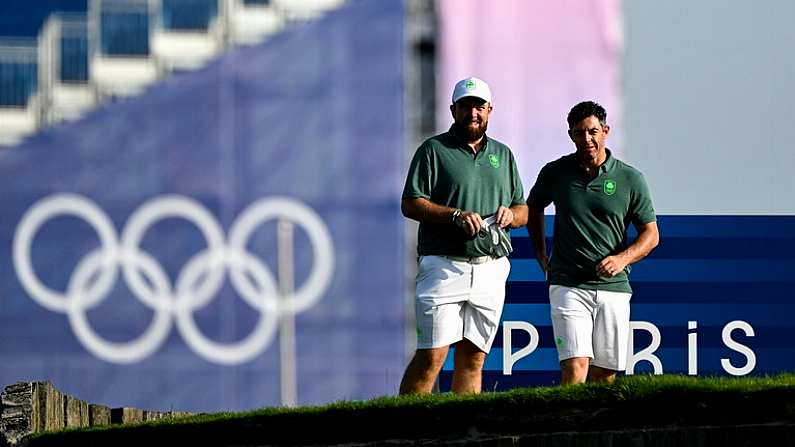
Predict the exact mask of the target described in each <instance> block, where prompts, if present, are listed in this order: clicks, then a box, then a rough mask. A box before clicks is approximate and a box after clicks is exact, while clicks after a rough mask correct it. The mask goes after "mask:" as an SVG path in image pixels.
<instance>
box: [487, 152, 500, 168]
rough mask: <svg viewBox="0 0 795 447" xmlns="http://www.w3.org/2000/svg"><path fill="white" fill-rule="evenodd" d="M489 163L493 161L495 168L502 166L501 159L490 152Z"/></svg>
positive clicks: (492, 164)
mask: <svg viewBox="0 0 795 447" xmlns="http://www.w3.org/2000/svg"><path fill="white" fill-rule="evenodd" d="M489 163H491V167H493V168H499V167H500V159H499V158H497V156H496V155H494V154H489Z"/></svg>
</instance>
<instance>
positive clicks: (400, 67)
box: [0, 0, 795, 411]
mask: <svg viewBox="0 0 795 447" xmlns="http://www.w3.org/2000/svg"><path fill="white" fill-rule="evenodd" d="M793 13H795V4H792V3H791V2H788V1H785V0H773V1H769V2H764V3H763V4H751V3H749V2H743V1H740V0H731V1H718V0H707V1H703V2H697V3H693V2H686V1H684V0H675V1H669V2H664V4H660V3H659V2H644V1H637V2H630V1H625V2H621V1H620V0H587V1H575V0H566V1H561V2H554V3H550V2H541V1H534V0H533V1H521V0H499V1H494V2H488V3H485V2H477V1H474V0H436V1H430V0H427V1H422V0H403V1H400V0H385V1H379V0H369V1H368V0H347V1H343V0H60V1H56V0H37V1H35V2H28V1H23V0H5V1H3V2H2V3H0V36H3V37H0V172H2V176H0V188H2V191H3V193H2V195H0V204H1V205H2V209H3V213H2V217H0V250H1V251H0V285H1V287H0V358H2V359H3V361H2V362H0V385H8V384H11V383H13V382H15V381H19V380H52V381H53V382H54V384H55V385H56V387H58V388H59V389H61V390H63V391H64V392H67V393H69V394H72V395H75V396H77V397H79V398H81V399H85V400H88V401H90V402H96V403H102V404H106V405H110V406H135V407H139V408H146V409H154V410H169V409H174V410H185V411H221V410H243V409H250V408H256V407H262V406H266V405H286V406H292V405H306V404H315V403H326V402H331V401H335V400H340V399H365V398H370V397H374V396H379V395H393V394H396V393H397V389H398V384H399V381H400V378H401V376H402V373H403V368H404V367H405V365H406V363H407V361H408V359H409V358H410V355H411V354H412V353H413V350H414V343H415V328H414V321H413V285H414V284H413V279H414V272H415V264H416V251H415V244H416V225H415V224H414V223H412V222H408V221H406V219H404V218H403V217H402V216H401V214H400V209H399V202H400V194H401V191H402V188H403V182H404V179H405V174H406V169H407V166H408V161H409V160H410V158H411V156H412V155H413V153H414V150H415V149H416V147H417V146H418V145H419V144H420V143H421V142H422V140H423V139H425V138H427V137H429V136H432V135H434V134H436V133H439V132H443V131H445V130H446V129H447V128H448V127H449V125H450V123H451V121H452V119H451V117H450V115H449V109H448V107H449V105H450V96H451V93H452V86H453V84H454V83H455V82H456V81H458V80H459V79H462V78H464V77H467V76H477V77H480V78H482V79H484V80H486V81H487V82H488V83H489V84H490V85H491V88H492V92H493V95H494V100H493V105H494V112H493V114H492V117H491V123H490V127H489V135H490V136H492V137H493V138H497V139H498V140H501V141H503V142H504V143H506V144H508V145H509V146H510V147H511V148H512V150H513V151H514V153H515V155H516V158H517V161H518V163H519V166H520V174H521V176H522V179H523V183H524V186H525V195H526V194H527V192H528V191H529V188H530V187H531V186H532V184H533V182H534V181H535V177H536V175H537V173H538V171H539V169H540V168H541V167H542V166H543V165H544V164H545V163H547V162H549V161H551V160H554V159H556V158H558V157H560V156H562V155H564V154H567V153H569V152H571V151H572V150H573V146H572V144H571V142H570V141H569V140H568V137H567V135H566V121H565V118H566V114H567V113H568V110H569V109H570V108H571V106H572V105H574V104H575V103H577V102H580V101H583V100H595V101H597V102H599V103H601V104H602V105H603V106H605V108H606V109H607V111H608V122H609V124H610V125H611V126H612V131H611V134H610V140H609V141H608V146H609V147H610V148H611V150H612V151H613V153H614V154H616V155H617V156H618V157H619V158H621V159H623V160H624V161H626V162H628V163H629V164H631V165H633V166H635V167H637V168H639V169H640V170H641V171H642V172H643V173H644V174H645V176H646V179H647V181H648V183H649V185H650V188H651V191H652V195H653V198H654V202H655V206H656V209H657V212H658V214H659V215H660V227H661V234H662V244H661V246H660V247H659V248H658V249H657V250H656V251H655V252H654V253H653V255H652V256H651V257H649V258H648V259H647V260H644V261H643V262H641V263H639V264H637V266H636V267H635V269H634V270H633V274H632V279H633V288H634V290H635V295H634V297H633V301H634V303H635V304H634V307H633V315H632V319H633V321H640V322H649V323H651V325H652V326H653V327H654V328H655V329H648V326H645V327H646V329H641V328H639V329H638V330H637V331H636V334H635V337H634V338H633V343H634V346H635V347H636V348H637V349H636V351H639V350H640V348H644V347H649V348H653V349H651V352H652V353H653V354H654V355H655V356H654V357H653V358H649V357H648V356H647V357H645V358H643V359H641V360H639V361H638V362H637V368H635V367H634V366H633V371H637V372H655V373H661V372H665V373H670V372H675V373H684V374H687V373H689V374H735V375H745V374H766V373H772V372H777V371H783V370H793V369H795V360H793V359H795V352H793V348H792V346H791V343H790V342H789V340H791V338H792V336H793V335H795V327H793V323H792V322H791V321H789V319H788V318H787V316H789V315H792V311H793V310H795V296H793V292H792V290H794V289H793V288H792V286H793V282H795V280H793V279H792V278H793V277H792V274H791V272H792V271H795V254H793V253H795V236H793V231H792V230H793V229H795V200H793V199H792V197H791V196H792V193H793V192H795V177H793V176H792V175H791V173H790V171H791V170H792V168H793V167H795V151H793V150H792V148H790V143H789V140H790V138H789V130H788V127H787V125H786V124H784V121H786V119H787V116H789V113H791V112H792V110H793V104H795V101H793V100H795V90H794V89H792V88H791V86H790V84H791V82H790V81H791V79H793V78H795V58H793V57H791V56H790V53H791V49H792V48H793V46H794V44H795V31H793V29H792V27H791V26H790V25H789V23H788V18H789V17H792V16H793ZM548 212H549V213H552V212H554V210H552V209H549V210H548ZM551 217H552V216H551V215H550V216H548V218H549V219H550V220H549V224H548V225H547V229H548V231H549V232H550V235H551V228H552V220H551ZM512 236H513V237H514V240H515V244H514V246H515V247H516V251H515V252H514V253H513V254H512V257H511V262H512V271H511V277H510V278H509V283H508V286H507V304H506V307H505V314H504V315H503V321H504V322H509V321H510V322H514V323H515V322H523V323H528V324H529V325H530V326H532V329H531V328H528V326H526V325H525V326H521V328H519V327H517V326H516V325H515V324H511V325H504V326H503V327H502V329H501V332H500V334H499V335H498V338H497V341H496V342H495V348H494V350H493V351H492V352H491V353H490V354H489V357H488V360H487V365H486V371H485V373H484V374H485V382H484V388H485V389H504V388H509V387H514V386H530V385H550V384H554V383H557V381H558V373H557V363H556V357H555V353H554V344H553V342H552V335H551V328H550V323H549V316H548V306H547V305H546V291H545V284H544V278H543V276H542V275H541V272H540V271H539V270H538V268H537V267H536V265H535V262H534V260H533V259H532V249H531V247H530V246H529V241H528V238H527V233H526V231H525V230H524V229H518V230H514V231H513V232H512ZM737 322H742V323H737ZM511 328H515V329H516V330H514V329H511ZM727 328H728V329H727ZM749 328H750V329H749ZM655 330H656V332H655ZM727 334H728V335H727ZM693 340H696V342H695V343H694V342H693ZM534 342H535V343H536V344H535V345H534ZM527 346H531V347H532V349H529V352H528V350H527V349H526V350H525V352H523V353H519V354H517V352H519V351H521V350H522V348H524V347H527ZM655 359H656V360H655ZM727 364H728V367H727V366H726V365H727ZM450 367H451V365H450V364H447V365H446V366H445V370H444V371H443V374H442V377H441V380H440V382H441V388H442V390H445V389H446V388H448V387H449V379H450Z"/></svg>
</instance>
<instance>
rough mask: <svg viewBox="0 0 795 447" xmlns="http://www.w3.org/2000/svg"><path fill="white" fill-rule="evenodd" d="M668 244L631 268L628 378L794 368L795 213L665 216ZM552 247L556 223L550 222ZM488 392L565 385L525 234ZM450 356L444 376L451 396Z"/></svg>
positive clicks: (518, 237)
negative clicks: (522, 387)
mask: <svg viewBox="0 0 795 447" xmlns="http://www.w3.org/2000/svg"><path fill="white" fill-rule="evenodd" d="M658 225H659V228H660V235H661V242H660V245H659V246H658V247H657V248H656V249H655V250H654V251H653V252H652V253H651V254H650V255H649V256H648V257H647V258H646V259H644V260H642V261H641V262H639V263H637V264H635V265H633V266H632V272H631V274H630V283H631V285H632V289H633V292H634V293H633V296H632V301H631V316H630V319H631V321H632V328H633V337H632V344H631V348H632V350H631V351H630V352H631V353H632V354H634V355H631V356H630V359H629V362H628V363H629V364H628V365H627V366H628V368H627V373H634V374H639V373H653V374H667V373H676V374H689V375H725V376H728V375H734V376H744V375H766V374H776V373H779V372H781V371H793V370H795V347H793V346H792V343H791V339H792V336H793V335H794V334H795V323H793V321H792V318H791V316H792V315H793V312H795V278H794V277H793V275H792V272H793V271H795V250H793V248H795V236H793V234H792V232H791V229H792V228H795V216H679V215H677V216H670V215H669V216H659V220H658ZM546 230H547V244H548V246H551V236H552V231H553V216H547V221H546ZM511 236H512V238H513V240H514V248H515V251H514V252H513V253H512V254H511V273H510V276H509V279H508V284H507V286H506V304H505V308H504V310H503V315H502V324H501V327H500V331H499V332H498V334H497V338H496V340H495V342H494V348H493V349H492V351H491V352H490V353H489V355H488V357H487V359H486V365H485V368H484V381H483V389H484V390H491V389H508V388H513V387H517V386H532V385H551V384H557V383H560V373H559V367H558V357H557V351H556V349H555V344H554V337H553V335H552V323H551V320H550V316H549V297H548V293H547V285H546V283H545V282H544V277H543V274H542V272H541V270H540V269H539V267H538V265H537V263H536V261H535V257H534V254H533V253H534V252H533V248H532V244H531V243H530V240H529V238H528V235H527V231H526V230H525V229H520V230H513V231H512V234H511ZM452 368H453V365H452V357H450V358H448V361H447V363H446V364H445V366H444V371H443V373H442V375H441V380H440V381H441V387H442V389H449V387H450V381H451V379H452Z"/></svg>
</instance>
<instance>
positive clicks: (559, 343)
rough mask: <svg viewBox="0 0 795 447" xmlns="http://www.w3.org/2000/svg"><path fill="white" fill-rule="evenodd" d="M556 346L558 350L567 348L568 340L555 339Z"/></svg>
mask: <svg viewBox="0 0 795 447" xmlns="http://www.w3.org/2000/svg"><path fill="white" fill-rule="evenodd" d="M555 345H556V346H557V347H558V348H563V347H565V346H566V340H564V339H563V337H555Z"/></svg>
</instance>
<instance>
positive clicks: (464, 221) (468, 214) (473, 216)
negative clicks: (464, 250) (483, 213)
mask: <svg viewBox="0 0 795 447" xmlns="http://www.w3.org/2000/svg"><path fill="white" fill-rule="evenodd" d="M455 223H456V225H458V226H459V227H461V228H463V229H464V232H465V233H466V234H467V236H470V237H472V236H474V235H476V234H478V231H480V229H481V228H482V227H483V219H482V218H481V217H480V214H478V213H473V212H472V211H463V212H462V213H461V214H459V215H458V217H457V218H456V220H455Z"/></svg>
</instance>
